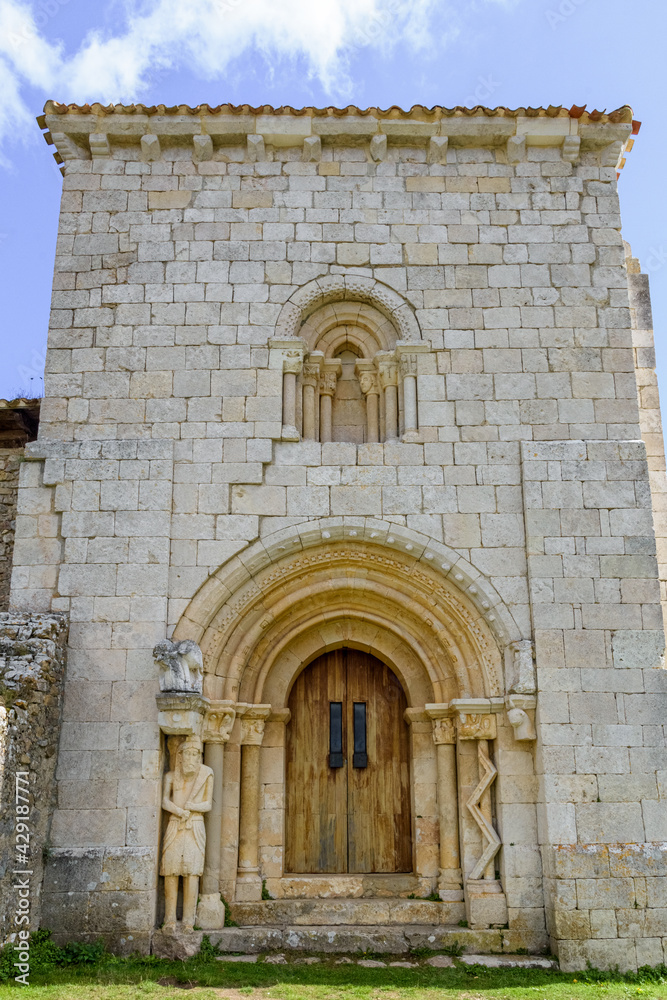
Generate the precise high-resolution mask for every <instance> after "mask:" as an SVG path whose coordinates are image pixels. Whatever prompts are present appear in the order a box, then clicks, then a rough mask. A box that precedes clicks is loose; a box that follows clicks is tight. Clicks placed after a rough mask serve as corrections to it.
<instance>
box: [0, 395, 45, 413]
mask: <svg viewBox="0 0 667 1000" xmlns="http://www.w3.org/2000/svg"><path fill="white" fill-rule="evenodd" d="M41 402H42V397H41V396H36V397H34V398H32V399H26V397H25V396H17V397H16V399H0V410H22V409H25V408H26V407H35V406H39V404H40V403H41Z"/></svg>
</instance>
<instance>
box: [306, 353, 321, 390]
mask: <svg viewBox="0 0 667 1000" xmlns="http://www.w3.org/2000/svg"><path fill="white" fill-rule="evenodd" d="M323 362H324V354H323V353H322V351H311V352H310V354H308V355H306V357H305V359H304V362H303V372H302V375H301V383H302V385H311V386H312V387H313V388H316V387H317V384H318V382H319V378H320V374H321V372H322V364H323Z"/></svg>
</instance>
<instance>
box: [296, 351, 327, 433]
mask: <svg viewBox="0 0 667 1000" xmlns="http://www.w3.org/2000/svg"><path fill="white" fill-rule="evenodd" d="M317 353H319V352H317ZM317 353H315V352H313V353H312V354H311V355H310V357H309V358H308V360H307V361H306V362H305V363H304V366H303V375H302V376H301V385H302V389H303V438H304V440H305V441H315V439H316V413H317V389H318V386H319V382H320V368H321V364H322V359H323V356H322V355H320V357H318V356H317Z"/></svg>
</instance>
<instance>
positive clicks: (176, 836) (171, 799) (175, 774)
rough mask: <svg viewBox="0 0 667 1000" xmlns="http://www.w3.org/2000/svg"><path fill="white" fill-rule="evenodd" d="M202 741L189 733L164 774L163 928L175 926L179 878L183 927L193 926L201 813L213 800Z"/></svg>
mask: <svg viewBox="0 0 667 1000" xmlns="http://www.w3.org/2000/svg"><path fill="white" fill-rule="evenodd" d="M201 755H202V744H201V741H200V740H199V739H198V737H196V736H188V737H187V738H186V739H185V740H184V741H183V742H182V743H181V745H180V746H179V748H178V751H177V753H176V768H175V770H173V771H168V772H167V774H166V775H165V777H164V791H163V796H162V808H163V809H164V810H165V812H168V813H171V816H170V818H169V823H168V824H167V831H166V833H165V837H164V844H163V847H162V864H161V866H160V874H161V875H163V876H164V896H165V916H164V929H165V930H166V931H172V932H173V931H174V930H175V929H176V900H177V897H178V879H179V877H182V878H183V919H182V925H183V930H192V928H193V926H194V922H195V910H196V908H197V893H198V891H199V876H200V875H201V874H202V873H203V871H204V848H205V846H206V832H205V829H204V813H206V812H209V810H210V809H211V806H212V804H213V771H212V770H211V768H210V767H206V765H205V764H202V762H201Z"/></svg>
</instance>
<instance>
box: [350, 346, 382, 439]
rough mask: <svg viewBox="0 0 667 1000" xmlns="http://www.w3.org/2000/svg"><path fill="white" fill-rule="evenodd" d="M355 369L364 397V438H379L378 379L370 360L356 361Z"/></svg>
mask: <svg viewBox="0 0 667 1000" xmlns="http://www.w3.org/2000/svg"><path fill="white" fill-rule="evenodd" d="M355 371H356V373H357V376H358V378H359V385H360V387H361V391H362V392H363V394H364V396H365V397H366V440H367V441H371V442H375V441H379V440H380V381H379V379H378V376H377V373H376V372H375V368H374V365H373V362H372V361H357V363H356V365H355Z"/></svg>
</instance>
